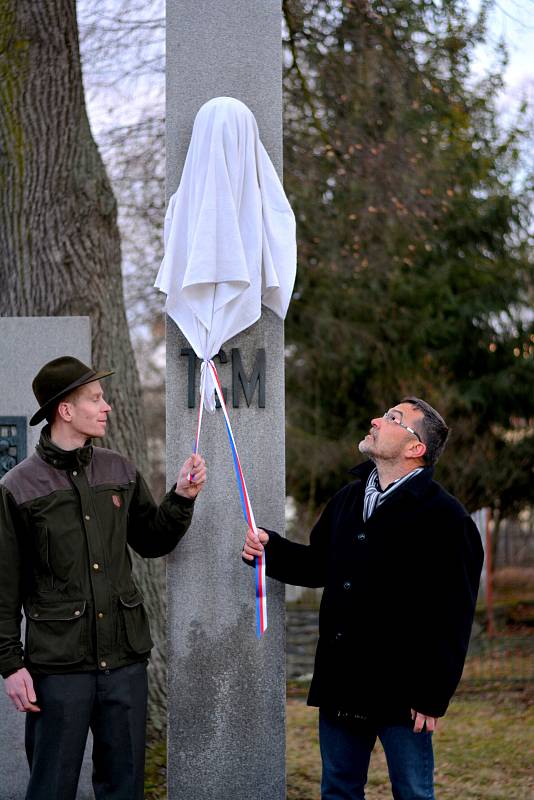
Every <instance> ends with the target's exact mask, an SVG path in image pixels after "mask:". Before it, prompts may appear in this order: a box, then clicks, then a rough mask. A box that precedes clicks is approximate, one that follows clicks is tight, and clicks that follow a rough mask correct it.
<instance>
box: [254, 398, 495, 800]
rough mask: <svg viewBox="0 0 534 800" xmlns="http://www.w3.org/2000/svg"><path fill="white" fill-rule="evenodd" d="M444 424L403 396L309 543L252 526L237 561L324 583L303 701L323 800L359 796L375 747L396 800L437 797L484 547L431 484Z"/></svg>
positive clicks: (291, 579) (364, 448)
mask: <svg viewBox="0 0 534 800" xmlns="http://www.w3.org/2000/svg"><path fill="white" fill-rule="evenodd" d="M447 437H448V428H447V426H446V424H445V422H444V420H443V419H442V417H441V416H440V415H439V414H438V413H437V411H435V409H433V408H432V407H431V406H430V405H429V404H428V403H426V402H425V401H424V400H420V399H419V398H416V397H408V398H405V399H404V400H402V401H401V402H400V403H398V404H397V405H396V406H393V408H391V409H389V411H387V412H386V413H385V414H384V416H382V417H377V418H375V419H373V420H371V428H370V430H369V433H368V434H367V436H365V438H364V439H362V441H361V442H360V444H359V450H360V452H361V453H362V454H364V455H366V456H368V458H369V459H370V460H368V461H366V462H365V463H363V464H360V465H359V466H358V467H356V468H355V469H354V470H353V472H354V475H355V480H354V481H353V482H352V483H349V484H348V485H347V486H345V487H344V488H343V489H341V490H340V491H339V492H338V493H337V494H336V495H335V496H334V497H333V498H332V499H331V500H330V501H329V502H328V503H327V505H326V507H325V509H324V511H323V513H322V515H321V517H320V519H319V520H318V522H317V523H316V525H315V527H314V528H313V530H312V532H311V535H310V543H309V545H302V544H297V543H296V542H291V541H289V540H288V539H284V538H283V537H282V536H280V535H279V534H277V533H275V532H274V531H267V530H263V529H259V530H258V536H259V538H256V537H255V536H254V534H253V532H251V531H249V532H248V533H247V536H246V540H245V545H244V549H243V558H244V559H246V560H247V562H248V563H252V562H253V560H254V558H255V557H256V556H257V555H259V554H260V553H261V552H262V551H263V550H265V558H266V568H267V574H268V575H269V576H270V577H272V578H275V579H277V580H279V581H282V582H284V583H290V584H295V585H300V586H307V587H324V592H323V597H322V601H321V608H320V612H319V642H318V645H317V653H316V657H315V668H314V674H313V679H312V682H311V686H310V692H309V697H308V704H309V705H312V706H318V707H319V709H320V711H319V737H320V745H321V757H322V762H323V774H322V783H321V791H322V794H321V796H322V798H323V800H349V798H350V800H363V798H364V797H365V784H366V782H367V770H368V766H369V760H370V756H371V751H372V750H373V747H374V745H375V742H376V739H377V738H378V739H380V741H381V744H382V746H383V748H384V751H385V754H386V758H387V763H388V769H389V776H390V780H391V784H392V790H393V797H394V798H395V800H433V798H434V789H433V771H434V770H433V765H434V761H433V750H432V735H433V731H434V730H435V729H436V726H437V721H438V718H439V717H441V716H443V715H444V714H445V712H446V710H447V706H448V704H449V701H450V699H451V697H452V695H453V693H454V691H455V689H456V687H457V685H458V682H459V680H460V677H461V674H462V669H463V665H464V660H465V656H466V653H467V647H468V643H469V635H470V631H471V625H472V621H473V615H474V610H475V603H476V598H477V592H478V584H479V579H480V572H481V569H482V561H483V551H482V545H481V541H480V536H479V533H478V530H477V528H476V526H475V524H474V523H473V521H472V520H471V518H470V516H469V514H468V513H467V511H466V510H465V509H464V508H463V506H462V505H461V504H460V503H459V502H458V500H456V499H455V498H454V497H452V496H451V495H450V494H448V493H447V492H446V491H445V490H444V489H443V487H441V486H440V485H439V484H438V483H437V482H436V481H434V480H433V468H434V465H435V464H436V462H437V460H438V458H439V456H440V455H441V453H442V451H443V448H444V447H445V444H446V441H447Z"/></svg>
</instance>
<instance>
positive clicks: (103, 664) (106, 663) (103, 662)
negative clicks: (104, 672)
mask: <svg viewBox="0 0 534 800" xmlns="http://www.w3.org/2000/svg"><path fill="white" fill-rule="evenodd" d="M107 665H108V662H107V661H101V662H100V666H101V667H102V669H104V667H107Z"/></svg>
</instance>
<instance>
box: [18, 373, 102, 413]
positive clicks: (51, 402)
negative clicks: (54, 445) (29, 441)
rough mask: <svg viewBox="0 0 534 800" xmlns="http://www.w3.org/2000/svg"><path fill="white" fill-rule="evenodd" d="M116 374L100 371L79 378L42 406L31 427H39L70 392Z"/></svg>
mask: <svg viewBox="0 0 534 800" xmlns="http://www.w3.org/2000/svg"><path fill="white" fill-rule="evenodd" d="M114 372H115V370H114V369H112V370H100V371H99V372H93V373H91V375H90V376H89V377H86V376H82V377H81V378H78V380H77V381H74V383H71V384H69V386H66V387H65V389H62V391H61V392H58V394H56V395H54V397H51V398H50V400H47V401H46V403H44V404H43V405H42V406H41V408H40V409H39V411H37V412H36V413H35V414H34V415H33V417H32V418H31V420H30V422H29V425H31V426H33V425H38V424H39V423H40V422H42V421H43V419H45V417H46V415H47V414H48V412H49V411H50V410H51V409H52V408H53V406H54V405H56V403H58V402H59V400H61V398H62V397H65V395H66V394H69V392H73V391H74V389H78V388H79V387H80V386H85V385H86V384H87V383H94V382H95V381H99V380H100V379H101V378H107V377H108V376H109V375H113V374H114Z"/></svg>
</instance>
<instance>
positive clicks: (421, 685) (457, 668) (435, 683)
mask: <svg viewBox="0 0 534 800" xmlns="http://www.w3.org/2000/svg"><path fill="white" fill-rule="evenodd" d="M427 541H428V548H429V549H427V552H426V559H425V561H426V564H427V565H431V567H430V569H426V570H423V569H422V570H421V572H420V573H419V574H418V575H417V576H416V577H417V580H416V581H415V582H414V583H417V585H418V586H419V591H421V593H422V594H421V596H420V607H421V608H422V609H424V610H423V611H422V613H421V617H420V623H419V626H418V628H416V637H415V641H413V642H411V643H410V644H411V652H412V653H413V657H414V662H413V670H412V686H411V706H412V708H415V709H416V710H417V711H419V712H421V713H423V714H426V715H428V716H432V717H441V716H443V715H444V714H445V712H446V710H447V707H448V705H449V702H450V700H451V698H452V695H453V694H454V692H455V690H456V687H457V686H458V684H459V682H460V678H461V677H462V671H463V667H464V662H465V657H466V655H467V648H468V646H469V637H470V634H471V626H472V624H473V617H474V613H475V606H476V601H477V595H478V585H479V581H480V573H481V570H482V562H483V558H484V554H483V550H482V543H481V541H480V534H479V532H478V529H477V527H476V525H475V524H474V522H473V520H472V519H471V518H470V517H469V516H468V515H467V514H465V516H464V517H463V519H462V520H454V521H450V522H449V524H447V522H446V520H444V526H443V527H442V528H441V529H440V531H439V535H438V536H435V535H434V536H432V535H429V536H428V540H427ZM430 548H431V552H429V550H430ZM419 581H420V582H419ZM429 593H430V594H429Z"/></svg>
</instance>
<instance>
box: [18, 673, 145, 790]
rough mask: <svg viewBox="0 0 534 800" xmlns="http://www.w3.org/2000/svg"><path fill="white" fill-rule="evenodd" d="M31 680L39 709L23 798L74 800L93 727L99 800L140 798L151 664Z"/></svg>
mask: <svg viewBox="0 0 534 800" xmlns="http://www.w3.org/2000/svg"><path fill="white" fill-rule="evenodd" d="M33 681H34V686H35V691H36V693H37V704H38V705H39V707H40V709H41V711H40V712H35V713H33V712H28V714H27V716H26V755H27V756H28V762H29V765H30V783H29V785H28V791H27V793H26V800H75V797H76V791H77V787H78V780H79V777H80V769H81V766H82V760H83V754H84V750H85V744H86V741H87V734H88V732H89V728H90V729H91V731H92V733H93V788H94V791H95V797H96V800H142V798H143V796H144V793H143V785H144V767H145V727H146V704H147V675H146V664H145V663H139V664H130V665H129V666H126V667H120V668H119V669H112V670H107V671H106V672H79V673H73V674H69V675H35V676H34V677H33Z"/></svg>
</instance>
